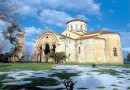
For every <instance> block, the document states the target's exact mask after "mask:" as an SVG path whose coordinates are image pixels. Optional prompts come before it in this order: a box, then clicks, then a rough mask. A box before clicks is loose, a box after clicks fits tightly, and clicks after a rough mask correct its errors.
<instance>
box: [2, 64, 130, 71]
mask: <svg viewBox="0 0 130 90" xmlns="http://www.w3.org/2000/svg"><path fill="white" fill-rule="evenodd" d="M54 65H83V66H91V65H92V64H78V63H68V64H51V63H0V72H3V71H10V70H17V69H20V70H51V69H52V66H54ZM96 66H120V67H125V68H130V64H98V65H96Z"/></svg>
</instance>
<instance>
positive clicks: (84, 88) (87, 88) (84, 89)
mask: <svg viewBox="0 0 130 90" xmlns="http://www.w3.org/2000/svg"><path fill="white" fill-rule="evenodd" d="M78 89H84V90H86V89H88V88H84V87H82V88H78Z"/></svg>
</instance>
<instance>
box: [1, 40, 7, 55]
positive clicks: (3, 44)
mask: <svg viewBox="0 0 130 90" xmlns="http://www.w3.org/2000/svg"><path fill="white" fill-rule="evenodd" d="M6 47H7V41H5V40H0V53H2V52H3V51H4V49H5V48H6Z"/></svg>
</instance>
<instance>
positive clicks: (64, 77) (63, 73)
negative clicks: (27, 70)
mask: <svg viewBox="0 0 130 90" xmlns="http://www.w3.org/2000/svg"><path fill="white" fill-rule="evenodd" d="M49 76H50V77H55V76H56V77H59V78H60V79H69V78H70V77H72V76H79V73H67V72H60V73H54V74H51V75H49Z"/></svg>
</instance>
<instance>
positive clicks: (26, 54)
mask: <svg viewBox="0 0 130 90" xmlns="http://www.w3.org/2000/svg"><path fill="white" fill-rule="evenodd" d="M31 59H32V54H31V50H30V49H27V48H26V49H25V51H24V61H31Z"/></svg>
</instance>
